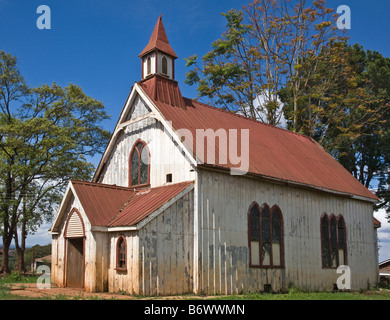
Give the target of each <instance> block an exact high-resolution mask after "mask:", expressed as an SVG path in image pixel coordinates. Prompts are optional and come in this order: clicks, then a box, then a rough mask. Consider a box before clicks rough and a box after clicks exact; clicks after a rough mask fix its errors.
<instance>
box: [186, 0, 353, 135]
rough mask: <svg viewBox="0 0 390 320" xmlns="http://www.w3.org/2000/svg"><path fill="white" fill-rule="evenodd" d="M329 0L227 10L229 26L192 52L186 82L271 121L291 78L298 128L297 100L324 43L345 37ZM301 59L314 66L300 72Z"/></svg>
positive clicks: (256, 3)
mask: <svg viewBox="0 0 390 320" xmlns="http://www.w3.org/2000/svg"><path fill="white" fill-rule="evenodd" d="M333 11H334V10H333V9H329V8H326V6H325V1H323V0H319V1H313V2H312V4H311V5H308V4H307V1H305V0H299V1H295V2H294V3H293V2H292V1H289V0H253V1H252V2H251V3H249V4H248V6H246V7H244V8H243V10H239V11H237V10H235V9H232V10H230V11H229V12H228V13H224V14H223V15H224V16H225V17H226V19H227V30H226V32H225V33H224V34H223V36H222V38H221V39H218V40H216V41H214V42H213V43H212V50H211V51H210V52H209V53H207V54H206V55H205V56H204V57H203V58H202V64H203V65H200V64H199V62H198V57H197V56H196V55H194V56H192V57H189V58H188V59H186V60H187V66H188V67H192V70H191V71H189V72H188V73H187V75H186V83H188V84H190V85H195V84H196V85H198V92H199V96H200V97H206V98H208V99H210V100H215V103H216V104H219V105H221V106H222V107H223V108H224V109H227V110H231V111H234V112H240V113H242V114H244V115H245V116H247V117H250V118H254V119H258V120H261V121H264V122H267V123H270V124H273V125H277V124H278V122H280V120H281V116H282V114H281V109H280V102H279V99H278V92H279V90H280V89H281V88H283V87H284V86H286V84H287V83H289V84H290V89H291V93H292V97H293V104H294V112H293V113H292V115H291V116H292V122H293V127H292V129H293V130H295V131H297V126H298V124H297V121H298V120H297V117H298V101H299V98H300V95H301V93H302V89H303V88H305V86H307V83H308V82H309V81H310V79H311V78H312V77H314V72H315V70H316V68H317V65H318V63H319V61H318V57H319V54H320V53H321V52H322V51H323V50H324V48H326V47H328V46H330V45H333V44H334V43H335V42H344V41H345V40H346V39H345V38H344V37H342V34H341V33H340V31H339V30H338V29H337V27H336V17H335V16H334V15H333ZM302 61H306V64H308V63H309V62H310V64H311V66H310V68H307V69H306V71H308V70H310V71H312V72H305V73H304V74H303V73H302V72H301V69H302V67H301V64H302Z"/></svg>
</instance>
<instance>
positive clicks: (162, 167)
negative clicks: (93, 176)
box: [98, 96, 195, 187]
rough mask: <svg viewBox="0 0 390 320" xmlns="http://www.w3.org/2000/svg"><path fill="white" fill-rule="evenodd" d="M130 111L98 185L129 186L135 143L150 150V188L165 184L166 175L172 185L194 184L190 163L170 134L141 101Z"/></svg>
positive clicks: (136, 102)
mask: <svg viewBox="0 0 390 320" xmlns="http://www.w3.org/2000/svg"><path fill="white" fill-rule="evenodd" d="M130 110H131V111H130V112H129V117H128V118H126V122H125V123H124V124H123V126H124V129H123V130H122V131H121V133H119V134H118V137H117V139H116V141H115V144H114V145H113V146H112V152H111V154H110V156H109V157H108V160H107V163H106V165H105V167H104V169H103V171H102V173H101V174H100V178H99V181H98V182H101V183H107V184H116V185H120V186H125V187H127V186H129V160H130V159H129V157H130V152H131V149H132V147H133V146H134V144H135V142H136V141H137V140H138V139H141V140H143V141H145V142H146V144H147V146H148V148H149V152H150V156H151V158H150V185H151V187H157V186H162V185H164V184H166V175H167V174H169V173H170V174H172V183H178V182H183V181H190V180H194V179H195V173H194V171H193V166H192V165H191V162H190V160H189V159H188V157H186V156H185V155H184V154H183V149H182V148H181V147H180V146H179V144H178V143H177V142H176V141H174V139H173V137H172V135H171V134H170V132H169V131H168V130H167V129H166V128H165V127H164V126H163V125H162V123H161V122H160V121H158V120H156V118H155V117H154V114H153V113H152V112H149V111H150V109H149V108H148V107H147V104H146V103H145V102H144V100H143V99H141V98H140V97H139V96H138V97H136V98H135V99H134V105H133V106H132V107H131V109H130ZM145 112H149V113H145ZM118 168H120V170H118Z"/></svg>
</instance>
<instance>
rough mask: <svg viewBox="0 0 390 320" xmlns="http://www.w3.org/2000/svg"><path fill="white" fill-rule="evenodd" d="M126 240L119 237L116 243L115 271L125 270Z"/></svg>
mask: <svg viewBox="0 0 390 320" xmlns="http://www.w3.org/2000/svg"><path fill="white" fill-rule="evenodd" d="M126 261H127V259H126V239H125V237H124V236H120V237H119V238H118V240H117V243H116V269H117V270H122V271H123V270H126Z"/></svg>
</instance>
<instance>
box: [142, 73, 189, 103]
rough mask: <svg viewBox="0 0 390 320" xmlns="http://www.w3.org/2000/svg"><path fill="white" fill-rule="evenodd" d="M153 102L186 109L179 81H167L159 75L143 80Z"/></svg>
mask: <svg viewBox="0 0 390 320" xmlns="http://www.w3.org/2000/svg"><path fill="white" fill-rule="evenodd" d="M143 82H146V83H147V85H146V86H147V88H148V89H149V93H150V95H151V97H152V98H153V100H155V101H160V102H163V103H166V104H169V105H171V106H174V107H180V108H185V107H186V105H185V102H184V99H183V96H182V95H181V92H180V88H179V85H178V83H177V81H175V80H170V79H166V78H164V77H162V76H160V75H158V74H156V75H154V76H153V77H151V78H149V79H146V80H143Z"/></svg>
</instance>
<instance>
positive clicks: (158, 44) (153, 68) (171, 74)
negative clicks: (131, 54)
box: [139, 14, 177, 80]
mask: <svg viewBox="0 0 390 320" xmlns="http://www.w3.org/2000/svg"><path fill="white" fill-rule="evenodd" d="M139 57H140V58H141V60H142V80H144V79H147V78H150V77H152V76H153V75H160V76H162V77H165V78H167V79H170V80H175V59H176V58H177V55H176V53H175V51H173V49H172V47H171V46H170V44H169V41H168V37H167V34H166V32H165V29H164V25H163V22H162V17H161V14H160V16H159V17H158V20H157V23H156V26H155V27H154V30H153V33H152V36H151V37H150V40H149V43H148V44H147V45H146V47H145V49H144V50H142V52H141V53H140V54H139Z"/></svg>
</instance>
